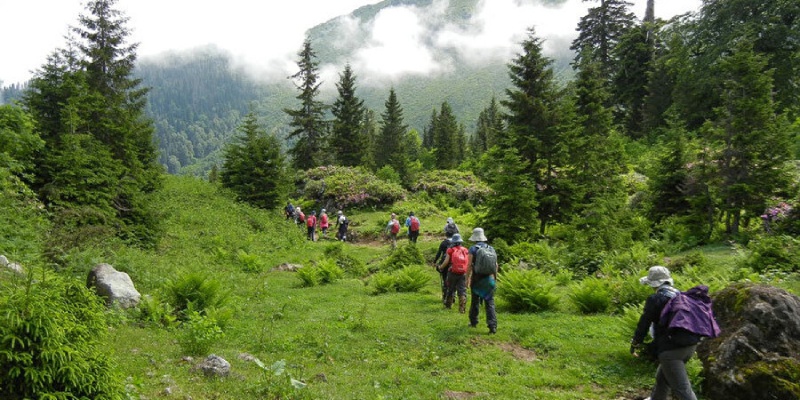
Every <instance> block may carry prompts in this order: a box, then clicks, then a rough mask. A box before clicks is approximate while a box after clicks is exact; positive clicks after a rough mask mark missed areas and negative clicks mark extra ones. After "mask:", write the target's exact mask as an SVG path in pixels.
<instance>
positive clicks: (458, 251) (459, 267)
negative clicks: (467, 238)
mask: <svg viewBox="0 0 800 400" xmlns="http://www.w3.org/2000/svg"><path fill="white" fill-rule="evenodd" d="M452 249H453V252H452V253H451V254H450V272H452V273H454V274H456V275H464V274H466V273H467V266H468V264H469V249H467V248H466V247H464V246H461V245H458V246H455V247H453V248H452Z"/></svg>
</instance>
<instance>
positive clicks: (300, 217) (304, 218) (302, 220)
mask: <svg viewBox="0 0 800 400" xmlns="http://www.w3.org/2000/svg"><path fill="white" fill-rule="evenodd" d="M297 219H299V220H300V222H306V215H305V214H303V212H302V211H300V214H298V215H297Z"/></svg>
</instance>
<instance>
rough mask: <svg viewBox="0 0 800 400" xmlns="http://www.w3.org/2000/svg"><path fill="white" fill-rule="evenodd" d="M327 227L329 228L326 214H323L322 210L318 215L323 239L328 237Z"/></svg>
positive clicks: (323, 210)
mask: <svg viewBox="0 0 800 400" xmlns="http://www.w3.org/2000/svg"><path fill="white" fill-rule="evenodd" d="M329 226H330V222H328V213H327V212H325V209H324V208H323V209H322V211H320V214H319V227H320V229H322V237H323V238H327V237H328V227H329Z"/></svg>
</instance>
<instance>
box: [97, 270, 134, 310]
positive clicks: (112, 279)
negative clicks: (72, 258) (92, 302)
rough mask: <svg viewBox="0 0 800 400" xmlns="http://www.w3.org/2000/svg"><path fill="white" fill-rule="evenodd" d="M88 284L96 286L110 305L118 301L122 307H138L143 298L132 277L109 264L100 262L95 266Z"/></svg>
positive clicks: (98, 292)
mask: <svg viewBox="0 0 800 400" xmlns="http://www.w3.org/2000/svg"><path fill="white" fill-rule="evenodd" d="M86 285H87V286H88V287H89V288H94V289H95V291H96V292H97V294H98V295H100V296H101V297H103V298H104V299H105V300H106V305H108V306H111V305H112V304H114V303H116V304H118V305H119V306H120V307H122V308H131V307H136V306H137V305H139V300H140V299H141V295H140V294H139V292H138V291H137V290H136V287H134V286H133V281H132V280H131V277H130V276H128V274H126V273H124V272H120V271H117V270H116V269H114V267H112V266H111V265H109V264H98V265H97V266H96V267H94V268H93V269H92V270H91V271H90V272H89V277H88V279H87V280H86Z"/></svg>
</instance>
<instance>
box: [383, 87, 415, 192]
mask: <svg viewBox="0 0 800 400" xmlns="http://www.w3.org/2000/svg"><path fill="white" fill-rule="evenodd" d="M385 106H386V109H385V111H384V112H383V113H382V114H381V129H380V132H379V133H378V147H377V148H376V152H375V166H376V168H378V169H380V168H381V167H384V166H387V165H388V166H390V167H392V168H393V169H394V170H395V172H397V173H398V174H400V176H401V177H402V178H407V175H406V157H405V154H404V149H403V142H404V140H405V137H406V131H407V130H408V127H407V126H406V125H405V124H404V123H403V108H402V107H401V106H400V103H399V102H398V101H397V94H396V93H395V91H394V88H391V89H390V90H389V98H388V99H387V100H386V102H385Z"/></svg>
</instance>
